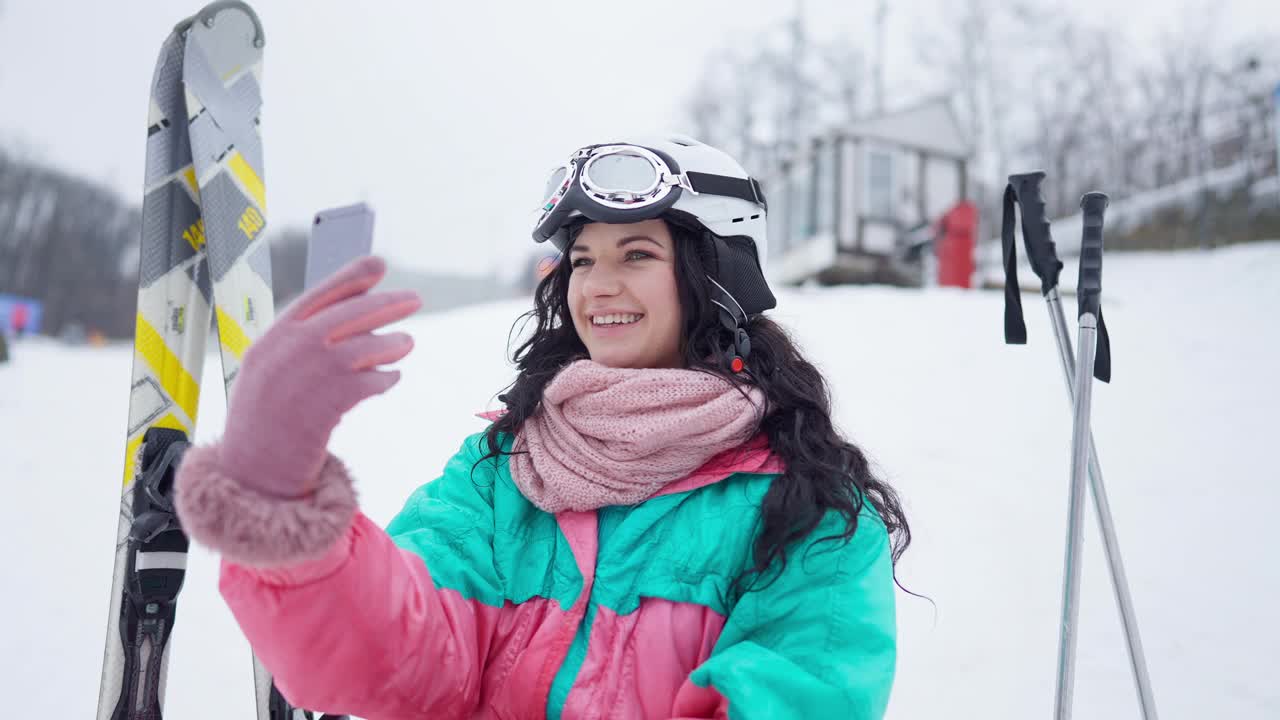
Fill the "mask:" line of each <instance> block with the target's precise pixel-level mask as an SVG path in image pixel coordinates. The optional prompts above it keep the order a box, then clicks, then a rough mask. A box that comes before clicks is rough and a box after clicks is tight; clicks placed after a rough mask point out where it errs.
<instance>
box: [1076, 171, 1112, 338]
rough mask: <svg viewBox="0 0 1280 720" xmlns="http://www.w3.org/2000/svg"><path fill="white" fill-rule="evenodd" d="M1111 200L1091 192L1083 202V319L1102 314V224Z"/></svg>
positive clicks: (1079, 294) (1080, 291) (1079, 296)
mask: <svg viewBox="0 0 1280 720" xmlns="http://www.w3.org/2000/svg"><path fill="white" fill-rule="evenodd" d="M1110 203H1111V200H1110V199H1109V198H1108V197H1107V195H1106V193H1100V192H1090V193H1085V194H1084V197H1082V198H1080V209H1081V210H1083V211H1084V222H1083V226H1084V227H1083V230H1082V234H1081V237H1080V281H1079V284H1078V285H1077V286H1076V297H1077V299H1078V302H1079V307H1080V315H1082V316H1083V315H1084V314H1085V313H1091V314H1092V315H1093V316H1094V317H1095V318H1096V317H1098V316H1099V315H1100V314H1101V312H1102V223H1103V216H1104V214H1105V213H1106V211H1107V205H1109V204H1110Z"/></svg>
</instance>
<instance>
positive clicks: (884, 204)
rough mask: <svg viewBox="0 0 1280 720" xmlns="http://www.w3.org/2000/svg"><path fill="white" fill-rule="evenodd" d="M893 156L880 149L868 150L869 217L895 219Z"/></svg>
mask: <svg viewBox="0 0 1280 720" xmlns="http://www.w3.org/2000/svg"><path fill="white" fill-rule="evenodd" d="M893 183H894V174H893V154H892V153H890V152H889V151H888V150H882V149H878V148H868V149H867V186H866V187H867V212H866V214H867V216H869V217H873V218H890V217H893Z"/></svg>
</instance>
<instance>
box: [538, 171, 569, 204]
mask: <svg viewBox="0 0 1280 720" xmlns="http://www.w3.org/2000/svg"><path fill="white" fill-rule="evenodd" d="M568 177H569V168H567V167H563V166H561V167H558V168H556V169H555V171H553V172H552V173H551V177H550V178H548V179H547V188H546V191H545V192H544V193H543V194H542V198H543V200H542V210H543V212H547V211H550V210H551V209H552V208H554V207H555V206H556V203H557V202H558V201H559V200H560V196H561V195H562V194H563V192H562V191H563V190H564V189H565V187H566V182H565V181H566V180H567V179H568Z"/></svg>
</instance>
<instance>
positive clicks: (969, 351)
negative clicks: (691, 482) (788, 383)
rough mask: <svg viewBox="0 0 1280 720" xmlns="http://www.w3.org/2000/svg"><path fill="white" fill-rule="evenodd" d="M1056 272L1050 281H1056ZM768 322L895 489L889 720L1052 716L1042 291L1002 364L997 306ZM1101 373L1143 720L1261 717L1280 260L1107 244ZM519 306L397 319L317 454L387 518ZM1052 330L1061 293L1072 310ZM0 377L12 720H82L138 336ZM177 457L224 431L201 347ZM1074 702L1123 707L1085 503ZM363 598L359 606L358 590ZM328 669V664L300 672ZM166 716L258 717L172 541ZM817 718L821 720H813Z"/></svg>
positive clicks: (1268, 641)
mask: <svg viewBox="0 0 1280 720" xmlns="http://www.w3.org/2000/svg"><path fill="white" fill-rule="evenodd" d="M1075 272H1076V269H1075V267H1074V266H1068V268H1067V269H1066V271H1064V276H1065V274H1066V273H1070V274H1072V276H1073V275H1074V273H1075ZM779 301H780V309H779V310H778V311H777V312H775V314H774V315H775V317H777V318H778V319H780V320H781V321H783V322H784V323H785V324H787V325H788V326H789V327H791V328H793V329H794V332H795V334H796V336H797V338H798V339H799V340H800V342H801V343H802V345H803V346H804V347H805V348H806V350H807V352H808V353H809V355H810V356H811V357H813V358H815V359H816V360H817V361H818V363H819V364H820V365H821V366H822V367H823V368H824V369H825V371H826V372H827V373H828V377H829V378H830V380H831V382H832V385H833V389H834V395H835V401H836V406H837V411H838V417H837V420H838V422H839V424H840V426H841V427H842V428H843V429H844V430H845V431H846V432H847V433H848V434H849V435H850V436H851V437H852V438H853V439H854V440H855V442H857V443H859V444H860V445H861V446H863V447H864V448H865V449H866V450H867V451H868V452H869V453H870V455H871V456H872V457H873V458H874V459H875V461H876V463H877V465H878V467H879V469H880V472H882V473H883V474H884V475H885V476H887V477H888V478H890V479H891V480H892V482H893V483H894V484H895V485H896V486H897V487H898V488H899V489H900V491H901V492H902V494H903V496H904V497H905V499H906V506H907V509H908V512H909V517H910V520H911V522H912V526H913V530H914V535H915V542H914V544H913V545H912V547H911V549H910V550H909V551H908V552H907V554H906V556H905V558H904V559H903V562H902V564H901V565H900V567H899V577H900V579H901V580H902V582H903V584H905V585H906V586H907V587H908V588H910V589H911V590H913V591H915V592H918V593H921V594H924V595H927V596H929V597H930V598H931V599H932V600H933V602H934V603H936V610H935V607H934V606H933V605H931V604H930V603H929V602H926V601H923V600H919V599H916V598H913V597H911V596H909V595H906V594H901V593H900V594H899V604H898V609H899V625H900V648H899V653H900V658H899V669H898V678H897V682H896V685H895V688H894V692H893V699H892V702H891V704H890V712H889V716H890V717H892V718H934V717H949V718H1009V719H1011V720H1012V719H1018V720H1022V719H1023V718H1031V717H1047V716H1049V715H1050V714H1051V712H1052V708H1053V688H1054V679H1055V663H1056V653H1057V625H1058V615H1059V602H1060V599H1059V594H1060V582H1061V573H1062V559H1063V540H1064V537H1065V524H1066V512H1067V509H1066V499H1067V481H1068V470H1069V445H1070V433H1071V426H1070V420H1071V419H1070V412H1069V408H1068V405H1067V402H1066V394H1065V391H1064V388H1063V381H1062V378H1061V377H1060V375H1059V370H1058V362H1057V359H1056V356H1055V349H1054V346H1053V337H1052V333H1051V331H1050V328H1049V325H1048V322H1047V317H1046V314H1045V312H1044V310H1043V303H1042V302H1041V300H1040V298H1039V297H1038V296H1037V295H1025V296H1024V298H1023V303H1024V308H1025V310H1026V315H1027V324H1028V333H1029V337H1030V344H1029V345H1027V346H1025V347H1008V346H1005V345H1004V343H1003V340H1002V336H1001V329H1002V323H1001V313H1002V310H1001V306H1002V305H1001V295H1000V293H999V292H966V291H957V290H950V289H931V290H925V291H920V290H903V289H891V288H879V287H862V288H839V289H805V290H791V291H784V292H781V293H780V298H779ZM1103 306H1104V308H1105V313H1106V318H1107V323H1108V326H1109V327H1110V330H1111V335H1112V343H1113V359H1114V382H1113V383H1112V385H1110V386H1107V385H1102V384H1100V383H1099V384H1095V389H1094V407H1093V412H1094V415H1093V418H1094V425H1093V427H1094V433H1095V436H1096V438H1097V442H1098V448H1099V454H1100V457H1101V460H1102V466H1103V469H1104V472H1105V479H1106V483H1107V487H1108V490H1109V492H1110V497H1111V504H1112V511H1113V513H1114V516H1115V521H1116V524H1117V532H1118V535H1119V540H1120V544H1121V547H1122V549H1123V552H1124V560H1125V563H1126V566H1127V570H1128V574H1129V579H1130V583H1131V586H1132V591H1133V598H1134V602H1135V605H1136V609H1137V614H1138V620H1139V623H1140V627H1141V630H1142V635H1143V641H1144V643H1145V645H1146V650H1147V660H1148V663H1149V667H1150V673H1151V678H1152V682H1153V684H1154V689H1155V695H1156V700H1157V704H1158V707H1159V710H1160V715H1161V717H1162V718H1164V719H1165V720H1174V719H1177V718H1188V719H1191V718H1204V717H1223V718H1233V719H1237V718H1241V719H1243V718H1258V719H1260V720H1261V719H1263V718H1275V717H1280V683H1277V682H1276V678H1277V677H1280V653H1277V651H1276V648H1277V647H1280V621H1277V619H1276V617H1275V612H1276V609H1277V608H1280V562H1277V560H1276V557H1275V554H1276V551H1277V550H1278V549H1280V537H1277V532H1276V530H1275V527H1276V525H1275V523H1274V516H1275V514H1276V509H1277V507H1278V506H1280V469H1277V462H1276V455H1275V447H1276V446H1275V444H1274V443H1275V442H1276V428H1277V426H1278V423H1277V421H1276V410H1277V407H1280V380H1277V373H1276V369H1277V367H1280V321H1277V319H1276V317H1275V315H1276V314H1277V311H1278V310H1280V242H1272V243H1266V244H1257V245H1253V246H1241V247H1232V248H1225V249H1219V250H1215V251H1212V252H1209V253H1199V252H1190V253H1182V254H1176V255H1147V254H1142V255H1119V254H1113V255H1111V256H1108V257H1107V259H1106V261H1105V265H1104V270H1103ZM523 309H524V305H523V304H522V303H519V302H508V303H503V304H494V305H485V306H476V307H471V308H466V309H462V310H456V311H452V312H448V313H442V314H438V315H425V316H420V317H418V318H414V319H412V320H410V321H408V322H406V323H405V326H406V327H407V329H408V330H409V331H410V332H412V333H413V334H414V335H415V336H416V338H417V340H418V348H417V350H415V352H414V354H413V355H411V356H410V358H409V359H408V360H406V361H405V363H404V371H405V372H404V375H405V377H404V380H403V382H402V383H401V385H400V386H399V387H398V388H396V390H394V391H393V392H392V393H390V394H389V395H387V396H383V397H380V398H375V399H374V400H373V401H371V402H369V403H367V404H366V405H364V406H361V407H360V408H358V409H357V410H356V411H355V412H354V413H352V414H351V415H350V416H349V417H348V418H347V420H346V421H345V422H344V424H343V425H342V426H341V427H340V428H339V430H338V432H337V434H336V435H335V437H334V448H335V450H336V451H337V452H338V453H339V454H340V455H342V456H343V457H344V458H345V459H346V460H347V461H348V463H349V465H350V466H351V467H352V468H353V469H354V471H355V473H356V474H357V477H358V480H359V486H360V492H361V498H362V502H363V504H364V507H365V509H366V511H367V512H368V513H369V514H370V515H371V516H372V517H374V518H375V519H376V520H379V521H382V522H385V521H387V520H389V519H390V518H391V516H392V514H393V513H394V512H396V511H397V510H398V508H399V506H400V503H401V502H402V501H403V499H404V498H405V497H406V496H407V495H408V494H409V493H410V491H412V490H413V488H414V487H415V486H417V485H418V484H420V483H423V482H426V481H428V480H430V479H431V478H432V477H434V475H435V473H436V472H437V471H438V470H439V468H440V467H441V466H442V464H443V463H444V461H445V460H446V459H447V458H448V457H449V456H450V454H451V453H452V452H454V450H455V449H456V448H457V447H458V445H459V443H460V441H461V440H462V438H463V436H464V435H466V434H468V433H471V432H474V431H476V430H479V429H481V428H482V427H483V422H482V421H481V420H479V419H476V418H474V417H472V415H471V413H472V412H474V411H478V410H483V409H486V408H492V407H495V402H496V401H494V400H493V396H494V395H495V394H496V393H497V392H498V391H499V390H500V389H501V388H502V387H503V385H504V384H505V383H506V382H507V380H508V379H509V376H510V370H509V367H508V366H507V364H506V361H505V353H504V350H505V346H506V341H507V335H508V330H509V328H510V326H511V323H512V321H513V320H514V318H515V317H516V315H517V314H518V313H519V312H520V311H522V310H523ZM1067 310H1068V318H1069V319H1071V320H1074V317H1075V311H1074V301H1073V300H1070V299H1069V300H1068V306H1067ZM13 351H14V362H13V363H12V364H10V365H7V366H0V477H3V479H4V481H5V487H7V488H8V489H7V492H8V495H7V497H8V498H9V499H8V502H7V503H6V506H5V509H6V510H7V512H6V516H7V517H6V521H5V522H4V523H3V525H2V526H0V528H2V529H0V533H2V534H3V535H2V537H0V539H2V540H3V545H2V547H3V548H4V566H5V572H4V582H3V585H4V587H5V592H4V593H3V594H0V613H2V614H3V617H5V618H7V627H6V629H5V630H4V631H3V632H0V637H2V638H3V647H4V649H5V652H4V653H2V654H0V678H3V687H4V690H5V692H4V696H5V698H6V708H7V711H8V713H9V714H10V715H11V716H13V717H42V718H54V717H57V718H88V717H92V716H93V712H94V707H95V703H96V696H97V692H98V681H99V669H100V663H101V656H102V649H103V641H104V629H105V627H106V619H107V618H106V614H107V601H108V592H109V588H110V585H111V577H110V573H111V559H112V551H111V548H110V547H109V546H110V543H111V542H112V539H113V538H114V537H115V528H116V526H115V522H116V520H115V506H116V504H117V501H118V495H119V491H120V488H119V485H118V483H119V476H120V469H121V463H122V461H123V458H122V451H123V444H124V423H125V418H126V411H127V403H128V382H127V380H128V377H129V370H130V362H131V355H130V348H129V347H128V346H125V345H118V346H114V347H109V348H105V349H94V348H68V347H64V346H61V345H56V344H53V343H51V342H48V341H44V340H35V339H33V340H27V341H24V342H21V343H18V344H17V346H16V347H15V348H14V349H13ZM205 369H206V372H205V378H204V387H205V394H204V397H203V398H202V399H201V406H200V407H201V410H200V427H199V429H198V433H197V434H198V439H200V440H209V439H212V438H214V437H216V436H217V435H218V434H219V431H220V428H221V427H222V425H223V422H224V418H225V413H224V400H223V397H222V393H221V390H220V389H219V386H220V382H219V378H220V376H219V374H218V368H217V359H216V357H215V356H210V359H209V361H208V362H207V364H206V368H205ZM1087 517H1088V519H1087V520H1086V526H1085V558H1084V562H1085V568H1084V580H1083V583H1084V584H1083V587H1082V609H1081V630H1080V639H1079V651H1078V652H1079V657H1078V671H1077V681H1076V695H1075V708H1076V717H1079V718H1134V717H1137V716H1138V715H1137V704H1136V701H1135V693H1134V690H1133V686H1132V680H1131V678H1130V675H1129V670H1128V664H1127V659H1126V656H1125V651H1124V642H1123V637H1122V635H1121V632H1120V626H1119V621H1118V616H1117V612H1116V608H1115V603H1114V601H1113V598H1112V594H1111V588H1110V585H1109V579H1108V576H1107V573H1106V566H1105V563H1104V562H1103V557H1102V554H1101V550H1100V544H1099V539H1098V534H1097V528H1096V525H1095V521H1094V515H1093V510H1092V508H1091V507H1090V509H1089V510H1088V515H1087ZM377 591H378V590H377V588H370V592H371V593H376V592H377ZM316 660H317V662H323V661H324V659H323V658H317V659H316ZM167 697H168V700H167V712H166V715H167V716H171V717H173V718H179V719H181V720H200V719H204V718H208V719H210V720H213V719H215V718H216V719H218V720H222V719H224V718H249V717H252V713H253V710H252V674H251V670H250V662H249V649H248V646H247V644H246V643H245V641H244V639H243V638H242V637H241V636H240V634H239V631H238V629H237V627H236V625H235V624H234V622H233V620H232V618H231V616H230V614H229V613H228V611H227V610H226V608H225V607H224V606H223V604H222V602H221V600H220V598H219V597H218V595H217V592H216V564H215V558H213V557H211V556H210V555H208V554H207V553H205V552H203V551H201V550H199V549H193V554H192V557H191V562H190V572H189V573H188V577H187V581H186V586H185V588H184V590H183V594H182V597H181V601H180V605H179V610H178V619H177V625H176V629H175V632H174V639H173V643H172V663H171V665H170V674H169V688H168V693H167ZM815 720H817V719H815Z"/></svg>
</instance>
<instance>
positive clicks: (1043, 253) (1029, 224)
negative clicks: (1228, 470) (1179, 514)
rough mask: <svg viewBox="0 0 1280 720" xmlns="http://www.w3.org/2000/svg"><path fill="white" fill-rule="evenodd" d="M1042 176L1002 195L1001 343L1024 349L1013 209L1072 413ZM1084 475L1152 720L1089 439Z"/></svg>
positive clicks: (1105, 356) (1102, 374)
mask: <svg viewBox="0 0 1280 720" xmlns="http://www.w3.org/2000/svg"><path fill="white" fill-rule="evenodd" d="M1044 178H1045V174H1044V172H1041V171H1036V172H1030V173H1022V174H1015V175H1010V176H1009V185H1008V187H1007V188H1006V190H1005V198H1004V218H1003V227H1002V232H1001V235H1002V237H1001V240H1002V244H1003V248H1002V249H1003V255H1004V267H1005V280H1006V282H1005V341H1006V342H1007V343H1010V344H1025V343H1026V326H1025V325H1024V323H1023V320H1022V304H1021V299H1020V297H1019V295H1018V292H1019V291H1018V281H1017V257H1016V245H1015V244H1014V220H1015V218H1014V211H1015V205H1016V206H1017V207H1018V208H1020V209H1021V213H1022V234H1023V240H1024V242H1025V246H1026V252H1027V257H1028V262H1029V263H1030V265H1031V269H1032V270H1033V271H1034V272H1035V273H1036V275H1037V276H1038V277H1039V278H1040V280H1041V291H1042V294H1043V295H1044V299H1045V303H1046V307H1047V308H1048V311H1049V319H1050V324H1051V325H1052V326H1053V331H1054V339H1055V341H1056V342H1057V346H1058V358H1059V361H1060V364H1061V368H1062V376H1063V380H1064V385H1065V387H1066V389H1067V398H1068V400H1069V401H1070V402H1071V405H1072V407H1073V408H1074V407H1075V402H1076V399H1075V398H1076V388H1075V377H1076V358H1075V352H1074V350H1073V349H1072V345H1071V336H1070V334H1069V332H1068V330H1067V323H1066V318H1065V316H1064V313H1063V310H1062V298H1061V295H1060V293H1059V291H1058V275H1059V273H1060V272H1061V270H1062V263H1061V261H1059V260H1058V257H1057V251H1056V249H1055V247H1054V243H1053V238H1052V235H1051V234H1050V231H1049V223H1048V221H1047V220H1046V219H1045V211H1044V207H1045V205H1044V199H1043V197H1042V196H1041V193H1040V183H1041V182H1042V181H1043V180H1044ZM1097 320H1098V332H1097V335H1096V337H1097V342H1098V352H1097V354H1096V356H1091V357H1096V362H1095V365H1094V370H1093V373H1092V374H1093V375H1094V376H1095V377H1097V378H1098V379H1100V380H1103V381H1104V382H1106V381H1109V380H1110V378H1111V353H1110V339H1109V336H1108V334H1107V329H1106V324H1105V322H1103V319H1102V315H1101V311H1100V310H1099V314H1098V316H1097ZM1088 447H1089V454H1088V471H1089V481H1090V485H1089V487H1090V489H1091V490H1092V495H1093V502H1094V508H1095V510H1096V511H1097V516H1098V526H1099V528H1100V529H1101V531H1102V547H1103V551H1104V554H1105V556H1106V558H1107V564H1108V567H1109V569H1110V572H1111V583H1112V588H1113V590H1114V592H1115V598H1116V605H1117V606H1118V608H1119V610H1120V621H1121V625H1122V626H1123V628H1124V633H1125V640H1126V643H1127V647H1128V651H1129V663H1130V667H1131V670H1132V672H1133V677H1134V684H1135V686H1136V688H1137V692H1138V700H1139V703H1140V706H1141V711H1142V717H1143V718H1144V719H1145V720H1156V717H1157V715H1156V706H1155V699H1154V696H1153V694H1152V691H1151V681H1150V678H1149V676H1148V674H1147V666H1146V657H1145V655H1144V653H1143V649H1142V640H1141V636H1140V635H1139V633H1138V621H1137V614H1136V613H1135V612H1134V609H1133V600H1132V597H1131V596H1130V593H1129V583H1128V580H1127V576H1126V575H1125V571H1124V563H1123V560H1122V558H1121V554H1120V543H1119V541H1118V540H1117V539H1116V533H1115V523H1114V522H1113V520H1112V517H1111V505H1110V503H1109V501H1108V499H1107V492H1106V486H1105V484H1104V483H1103V479H1102V465H1101V463H1100V462H1099V460H1098V453H1097V446H1096V444H1095V443H1094V441H1093V437H1092V435H1090V436H1089V445H1088Z"/></svg>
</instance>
